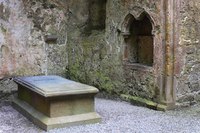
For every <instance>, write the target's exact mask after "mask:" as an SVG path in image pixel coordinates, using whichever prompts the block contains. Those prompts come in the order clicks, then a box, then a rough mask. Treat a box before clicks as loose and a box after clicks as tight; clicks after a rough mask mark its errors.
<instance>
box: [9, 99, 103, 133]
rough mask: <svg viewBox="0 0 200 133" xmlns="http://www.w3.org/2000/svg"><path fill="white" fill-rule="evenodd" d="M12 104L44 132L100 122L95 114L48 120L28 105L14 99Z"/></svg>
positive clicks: (99, 118)
mask: <svg viewBox="0 0 200 133" xmlns="http://www.w3.org/2000/svg"><path fill="white" fill-rule="evenodd" d="M12 104H13V107H14V108H15V109H16V110H18V111H19V112H20V113H22V114H23V115H24V116H26V117H27V118H28V119H30V120H31V121H32V122H33V123H34V124H36V125H38V126H39V127H40V128H42V129H44V130H46V131H48V130H50V129H53V128H62V127H69V126H76V125H83V124H93V123H99V122H101V117H100V116H99V114H97V113H96V112H90V113H85V114H79V115H71V116H62V117H54V118H50V117H47V116H45V115H44V114H42V113H40V112H38V111H37V110H35V109H34V108H33V107H31V106H30V105H29V104H27V103H25V102H23V101H21V100H19V99H18V98H16V97H14V98H13V103H12Z"/></svg>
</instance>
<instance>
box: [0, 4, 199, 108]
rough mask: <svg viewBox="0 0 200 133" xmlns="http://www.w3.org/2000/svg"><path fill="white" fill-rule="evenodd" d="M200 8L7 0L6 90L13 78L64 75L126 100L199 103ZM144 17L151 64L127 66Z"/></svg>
mask: <svg viewBox="0 0 200 133" xmlns="http://www.w3.org/2000/svg"><path fill="white" fill-rule="evenodd" d="M199 7H200V2H199V1H198V0H176V1H175V0H140V1H138V0H15V1H13V0H0V64H1V65H0V79H2V80H1V81H0V84H1V88H0V90H5V87H3V86H5V85H7V86H9V85H8V84H7V83H8V82H10V83H11V86H12V82H11V81H12V77H14V76H23V75H41V74H42V75H45V74H46V75H49V74H57V75H62V76H66V77H68V78H70V79H73V80H76V81H79V82H82V83H87V84H90V85H94V86H96V87H98V88H99V89H100V90H104V91H107V92H109V93H111V94H117V95H119V96H120V95H122V94H125V95H127V96H135V97H142V98H145V99H148V100H151V101H154V102H156V103H163V104H166V105H168V104H174V103H175V101H176V102H177V103H181V104H186V105H191V104H194V103H197V102H198V101H200V100H199V99H200V98H199V97H200V96H199V94H200V88H199V86H200V85H199V61H200V58H199V57H200V56H199V50H198V49H199V36H200V31H199V28H200V25H199V21H200V19H199V12H200V8H199ZM143 15H146V16H147V17H148V19H149V21H150V22H151V26H152V32H151V34H152V38H153V64H151V65H150V66H148V65H144V64H141V63H138V62H135V63H130V62H127V61H126V56H127V55H126V54H127V53H128V52H127V51H126V45H127V40H126V38H127V37H128V38H129V37H130V35H129V34H130V33H129V30H130V27H131V26H130V25H131V23H132V21H133V20H132V19H134V20H138V21H139V20H141V19H142V17H143ZM150 29H151V28H150ZM143 36H145V35H143ZM147 40H148V39H147ZM144 42H145V41H144ZM148 46H150V45H148ZM144 51H145V50H144ZM147 53H151V52H147ZM143 55H145V54H142V56H143ZM133 59H136V58H135V57H134V58H133ZM10 77H11V78H10ZM2 88H4V89H2ZM8 88H9V87H8ZM11 88H12V87H11Z"/></svg>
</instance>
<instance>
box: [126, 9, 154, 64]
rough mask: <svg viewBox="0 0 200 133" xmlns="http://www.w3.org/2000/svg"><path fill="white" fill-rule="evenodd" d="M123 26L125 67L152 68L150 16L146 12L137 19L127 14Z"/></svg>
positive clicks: (152, 47) (151, 26)
mask: <svg viewBox="0 0 200 133" xmlns="http://www.w3.org/2000/svg"><path fill="white" fill-rule="evenodd" d="M123 26H124V29H123V32H122V34H123V37H124V55H123V61H124V63H125V65H127V64H128V65H135V66H141V67H152V66H153V62H154V61H153V57H154V55H153V53H154V52H153V51H154V50H153V49H154V45H153V44H154V38H153V34H152V31H153V25H152V20H151V18H150V16H149V15H148V14H147V13H146V12H143V13H141V14H140V16H139V17H138V18H135V17H134V16H133V15H132V14H128V15H127V16H126V17H125V20H124V23H123ZM141 67H140V68H141Z"/></svg>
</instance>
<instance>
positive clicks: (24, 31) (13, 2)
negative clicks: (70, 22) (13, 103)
mask: <svg viewBox="0 0 200 133" xmlns="http://www.w3.org/2000/svg"><path fill="white" fill-rule="evenodd" d="M67 6H68V5H67V4H66V3H65V1H63V2H62V1H58V0H57V1H56V0H54V1H53V0H49V1H48V0H0V79H2V78H4V79H3V80H1V81H0V85H1V86H0V90H4V89H6V88H7V89H9V88H12V87H9V85H7V86H5V82H4V81H6V82H7V81H10V79H6V78H8V77H13V76H23V75H40V74H42V75H44V74H58V75H64V74H65V68H66V66H67V63H68V61H67V52H66V42H67V19H68V18H67V17H66V16H67V15H66V14H67ZM51 36H54V40H51V39H52V38H51ZM11 81H12V80H11ZM6 84H8V83H6ZM11 84H12V83H11ZM11 86H12V85H11Z"/></svg>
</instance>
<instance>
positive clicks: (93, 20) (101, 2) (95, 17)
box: [89, 0, 107, 30]
mask: <svg viewBox="0 0 200 133" xmlns="http://www.w3.org/2000/svg"><path fill="white" fill-rule="evenodd" d="M106 1H107V0H90V6H89V15H90V18H89V25H90V28H91V29H94V30H103V29H105V20H106Z"/></svg>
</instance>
